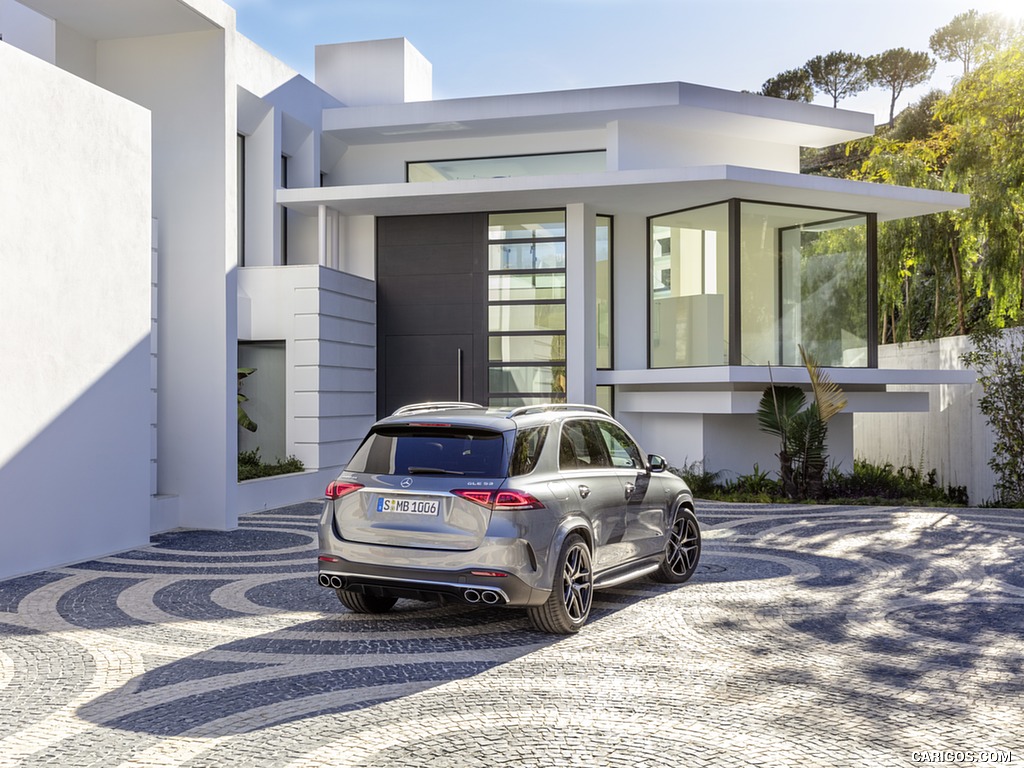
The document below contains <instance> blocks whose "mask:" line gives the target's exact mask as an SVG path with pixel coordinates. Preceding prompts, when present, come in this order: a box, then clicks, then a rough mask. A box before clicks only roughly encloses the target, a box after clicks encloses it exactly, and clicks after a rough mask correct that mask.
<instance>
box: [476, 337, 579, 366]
mask: <svg viewBox="0 0 1024 768" xmlns="http://www.w3.org/2000/svg"><path fill="white" fill-rule="evenodd" d="M488 350H489V355H488V357H489V358H490V360H491V362H492V363H550V362H551V361H552V360H565V336H564V335H561V334H546V335H529V336H494V335H492V336H491V337H490V339H489V340H488Z"/></svg>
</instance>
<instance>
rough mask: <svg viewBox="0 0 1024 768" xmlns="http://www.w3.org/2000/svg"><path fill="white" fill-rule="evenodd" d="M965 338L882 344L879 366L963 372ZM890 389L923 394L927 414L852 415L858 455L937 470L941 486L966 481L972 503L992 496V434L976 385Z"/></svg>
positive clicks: (893, 387) (873, 460)
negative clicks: (982, 410) (982, 411)
mask: <svg viewBox="0 0 1024 768" xmlns="http://www.w3.org/2000/svg"><path fill="white" fill-rule="evenodd" d="M969 345H970V339H969V338H968V337H966V336H954V337H951V338H946V339H938V340H936V341H915V342H910V343H907V344H886V345H883V346H881V347H879V348H878V366H879V367H880V368H899V369H909V370H921V369H938V370H945V371H949V370H962V369H963V366H962V365H961V363H960V356H961V355H962V354H963V353H964V352H966V351H967V350H968V349H969ZM889 389H890V390H895V391H910V392H913V391H918V392H922V391H923V392H928V395H929V404H930V410H929V411H928V412H927V413H877V414H872V413H863V414H857V415H856V417H855V418H854V445H855V447H856V455H857V458H863V459H866V460H869V461H871V462H873V463H876V464H884V463H885V462H891V463H892V464H893V466H895V467H901V466H904V465H907V466H911V467H915V468H917V469H919V470H921V471H923V472H928V471H929V470H931V469H935V470H937V474H938V478H939V481H940V482H941V483H942V484H943V485H965V486H967V492H968V493H969V494H970V499H971V502H972V503H981V502H984V501H987V500H989V499H991V498H992V497H993V495H994V493H993V489H994V487H995V481H996V476H995V474H994V473H993V472H992V470H991V469H990V468H989V466H988V460H989V459H990V458H991V457H992V445H993V436H992V432H991V430H990V429H989V426H988V424H987V422H986V421H985V418H984V417H983V416H982V415H981V413H980V412H979V411H978V399H979V398H980V397H981V395H982V392H981V386H980V385H978V384H974V385H964V384H947V385H941V386H940V385H934V386H913V387H911V386H890V387H889Z"/></svg>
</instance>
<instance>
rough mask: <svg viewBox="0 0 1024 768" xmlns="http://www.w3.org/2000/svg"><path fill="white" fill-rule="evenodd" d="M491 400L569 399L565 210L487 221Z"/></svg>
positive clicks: (503, 402)
mask: <svg viewBox="0 0 1024 768" xmlns="http://www.w3.org/2000/svg"><path fill="white" fill-rule="evenodd" d="M488 237H489V240H490V242H489V256H488V266H489V269H490V274H489V275H488V301H489V304H488V307H487V328H488V332H489V339H488V345H487V346H488V360H489V363H490V366H489V372H488V382H489V393H488V395H489V401H490V402H491V403H492V404H494V405H506V404H509V405H511V404H519V403H522V404H527V402H557V401H562V400H564V399H565V293H566V280H565V211H539V212H537V211H529V212H516V213H495V214H491V215H490V216H489V217H488Z"/></svg>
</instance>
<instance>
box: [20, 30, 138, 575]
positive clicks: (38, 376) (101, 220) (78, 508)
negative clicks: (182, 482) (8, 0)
mask: <svg viewBox="0 0 1024 768" xmlns="http://www.w3.org/2000/svg"><path fill="white" fill-rule="evenodd" d="M0 103H2V104H3V113H4V116H3V117H2V118H0V168H2V169H3V178H4V181H3V183H2V184H0V232H3V242H2V245H0V328H3V333H0V381H2V382H3V386H2V387H0V529H2V530H3V535H2V536H0V577H4V576H10V575H13V574H18V573H23V572H28V571H32V570H37V569H40V568H44V567H48V566H53V565H56V564H59V563H66V562H71V561H75V560H81V559H85V558H89V557H94V556H97V555H102V554H107V553H110V552H115V551H119V550H123V549H128V548H130V547H134V546H138V545H139V544H143V543H145V542H146V541H147V540H148V536H149V493H150V488H149V478H150V471H149V464H150V420H151V413H150V345H149V332H150V271H151V215H152V213H151V200H150V195H151V192H150V190H151V178H150V164H151V156H150V115H149V112H148V111H147V110H145V109H143V108H141V107H139V106H137V105H135V104H132V103H130V102H128V101H125V100H124V99H121V98H119V97H117V96H114V95H112V94H110V93H108V92H106V91H104V90H102V89H100V88H97V87H96V86H94V85H91V84H90V83H87V82H85V81H83V80H80V79H79V78H77V77H75V76H74V75H71V74H68V73H67V72H64V71H62V70H60V69H57V68H56V67H54V66H52V65H50V64H47V63H45V62H43V61H41V60H39V59H37V58H35V57H34V56H32V55H30V54H28V53H25V52H23V51H21V50H18V49H16V48H13V47H11V46H10V45H7V44H5V43H0Z"/></svg>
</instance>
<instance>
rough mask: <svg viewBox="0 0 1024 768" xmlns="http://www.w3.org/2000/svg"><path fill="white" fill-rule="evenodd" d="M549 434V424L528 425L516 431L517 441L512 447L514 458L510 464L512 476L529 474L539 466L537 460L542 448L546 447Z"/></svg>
mask: <svg viewBox="0 0 1024 768" xmlns="http://www.w3.org/2000/svg"><path fill="white" fill-rule="evenodd" d="M547 436H548V428H547V425H544V426H540V427H527V428H526V429H520V430H519V431H518V432H517V433H516V442H515V445H514V446H513V447H512V458H511V460H510V461H509V466H508V474H509V476H510V477H516V476H517V475H528V474H530V473H531V472H533V470H534V469H535V468H536V467H537V460H538V459H539V458H540V452H541V449H542V448H543V447H544V439H545V438H546V437H547Z"/></svg>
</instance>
